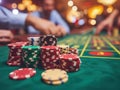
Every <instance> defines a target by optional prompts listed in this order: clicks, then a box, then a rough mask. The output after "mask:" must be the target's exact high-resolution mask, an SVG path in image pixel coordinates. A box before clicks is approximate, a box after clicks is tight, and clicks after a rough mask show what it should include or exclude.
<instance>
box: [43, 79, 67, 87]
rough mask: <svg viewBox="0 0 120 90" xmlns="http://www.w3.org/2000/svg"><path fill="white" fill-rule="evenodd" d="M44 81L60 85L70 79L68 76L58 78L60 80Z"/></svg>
mask: <svg viewBox="0 0 120 90" xmlns="http://www.w3.org/2000/svg"><path fill="white" fill-rule="evenodd" d="M43 81H44V82H45V83H47V84H51V85H60V84H63V83H66V82H67V81H68V77H66V78H64V79H61V80H58V81H45V80H43Z"/></svg>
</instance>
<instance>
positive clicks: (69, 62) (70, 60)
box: [60, 54, 81, 72]
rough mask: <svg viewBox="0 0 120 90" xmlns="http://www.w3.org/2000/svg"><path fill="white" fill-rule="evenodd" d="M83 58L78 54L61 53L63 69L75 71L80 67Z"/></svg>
mask: <svg viewBox="0 0 120 90" xmlns="http://www.w3.org/2000/svg"><path fill="white" fill-rule="evenodd" d="M80 64H81V60H80V58H79V57H78V56H77V55H76V54H62V55H60V66H61V69H63V70H65V71H67V72H75V71H78V70H79V68H80Z"/></svg>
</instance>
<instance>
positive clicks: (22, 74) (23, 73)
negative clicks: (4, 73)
mask: <svg viewBox="0 0 120 90" xmlns="http://www.w3.org/2000/svg"><path fill="white" fill-rule="evenodd" d="M35 74H36V71H35V70H34V69H33V68H20V69H18V70H15V71H13V72H11V73H10V74H9V77H10V78H11V79H14V80H22V79H27V78H30V77H32V76H34V75H35Z"/></svg>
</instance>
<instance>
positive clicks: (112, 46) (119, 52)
mask: <svg viewBox="0 0 120 90" xmlns="http://www.w3.org/2000/svg"><path fill="white" fill-rule="evenodd" d="M102 38H103V40H104V41H106V43H107V44H108V45H109V46H110V47H111V48H112V49H113V50H115V51H116V52H117V53H118V54H119V55H120V51H119V50H118V49H117V48H116V47H115V46H114V45H112V44H111V43H110V42H109V41H108V40H107V39H106V38H105V37H102Z"/></svg>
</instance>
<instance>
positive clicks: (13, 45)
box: [8, 42, 28, 49]
mask: <svg viewBox="0 0 120 90" xmlns="http://www.w3.org/2000/svg"><path fill="white" fill-rule="evenodd" d="M27 44H28V42H15V43H10V44H8V47H10V48H13V49H14V48H17V47H22V46H25V45H27Z"/></svg>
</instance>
